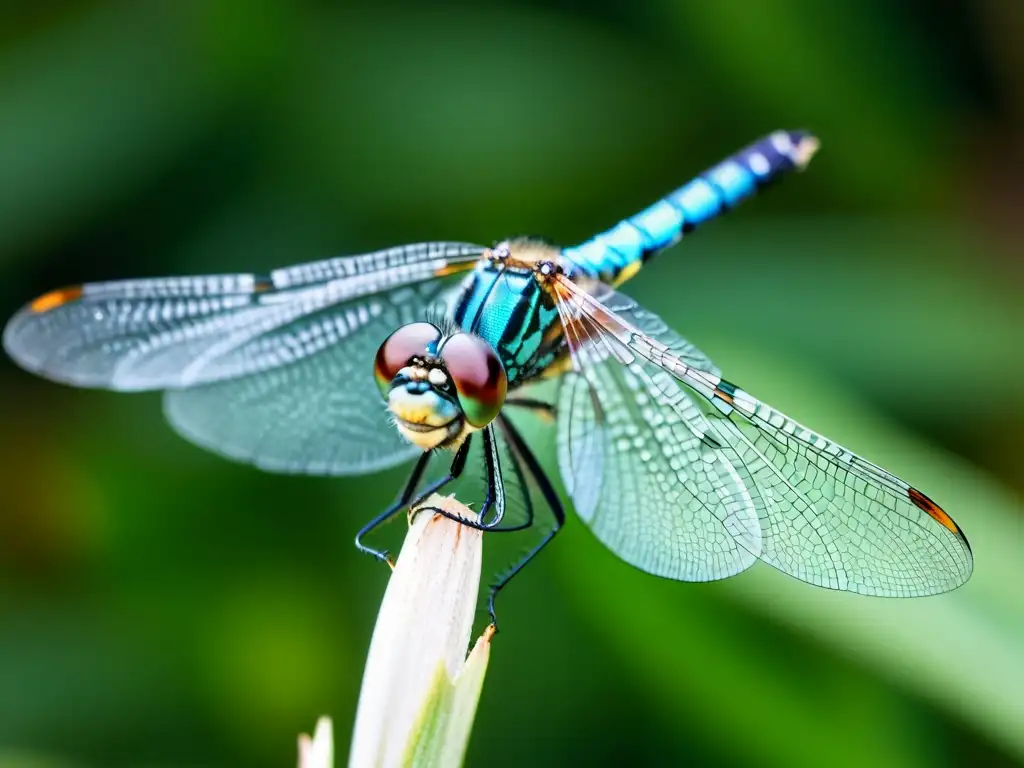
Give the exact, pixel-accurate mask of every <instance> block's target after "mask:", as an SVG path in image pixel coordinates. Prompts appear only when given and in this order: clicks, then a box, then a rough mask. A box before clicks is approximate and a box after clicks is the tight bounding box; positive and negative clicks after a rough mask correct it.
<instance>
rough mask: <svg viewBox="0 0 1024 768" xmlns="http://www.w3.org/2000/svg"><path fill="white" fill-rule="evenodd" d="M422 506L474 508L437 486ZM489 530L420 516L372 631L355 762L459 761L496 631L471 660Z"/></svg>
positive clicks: (467, 514)
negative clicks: (485, 536) (484, 531)
mask: <svg viewBox="0 0 1024 768" xmlns="http://www.w3.org/2000/svg"><path fill="white" fill-rule="evenodd" d="M422 506H423V507H435V508H440V509H444V510H445V511H446V512H449V513H451V514H453V515H457V516H460V517H463V518H469V519H472V518H474V515H473V513H472V512H471V511H470V510H469V509H468V508H467V507H465V506H463V505H462V504H460V503H459V502H458V501H456V500H455V499H454V498H452V497H449V498H443V497H440V496H437V495H433V496H431V497H430V498H428V499H427V500H426V501H425V502H424V503H423V505H422ZM482 539H483V536H482V533H481V532H480V531H478V530H476V529H474V528H469V527H468V526H464V525H461V524H459V523H457V522H454V521H453V520H449V519H448V518H446V517H444V516H443V515H439V514H433V515H432V514H429V513H424V514H417V515H415V516H414V517H413V519H412V522H411V524H410V526H409V532H408V533H407V534H406V537H405V543H404V544H403V545H402V551H401V553H400V555H399V557H398V562H397V563H396V564H395V568H394V571H393V573H392V574H391V580H390V581H389V582H388V587H387V590H386V592H385V594H384V600H383V602H382V603H381V607H380V612H379V613H378V615H377V625H376V627H375V628H374V631H373V638H372V639H371V641H370V651H369V654H368V656H367V659H366V669H365V670H364V672H363V685H362V690H361V691H360V695H359V709H358V712H357V713H356V722H355V729H354V732H353V735H352V749H351V753H350V755H349V766H351V767H352V768H365V766H375V767H376V766H406V765H413V766H415V765H443V766H452V765H459V764H460V763H461V762H462V758H463V755H464V754H465V748H466V743H467V742H468V739H469V733H470V730H471V727H472V721H473V717H474V715H475V713H476V704H477V700H478V699H479V696H480V690H481V688H482V685H483V679H484V674H485V673H486V669H487V661H488V659H489V655H490V638H491V634H492V633H490V632H485V634H484V636H483V637H481V638H480V640H479V641H478V642H477V644H476V647H474V649H473V653H472V654H471V655H470V658H469V659H468V660H467V658H466V651H467V649H468V647H469V640H470V634H471V632H472V628H473V617H474V615H475V613H476V601H477V594H478V591H479V585H480V566H481V551H482Z"/></svg>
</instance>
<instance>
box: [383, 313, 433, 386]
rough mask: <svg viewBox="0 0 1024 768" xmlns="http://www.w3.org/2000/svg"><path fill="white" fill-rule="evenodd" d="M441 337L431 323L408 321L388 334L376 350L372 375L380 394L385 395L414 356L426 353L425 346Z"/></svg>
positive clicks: (422, 355)
mask: <svg viewBox="0 0 1024 768" xmlns="http://www.w3.org/2000/svg"><path fill="white" fill-rule="evenodd" d="M440 339H441V331H439V330H438V329H437V326H435V325H432V324H431V323H409V324H408V325H403V326H402V327H401V328H399V329H398V330H397V331H395V332H394V333H392V334H391V335H390V336H388V337H387V338H386V339H385V340H384V343H383V344H381V345H380V349H378V350H377V359H376V360H375V361H374V364H373V375H374V378H375V379H376V380H377V386H378V387H379V388H380V391H381V394H382V395H384V396H385V397H387V394H388V390H389V389H390V388H391V382H392V381H393V380H394V378H395V376H397V375H398V372H399V371H400V370H402V369H403V368H405V367H406V366H407V365H409V361H410V360H412V359H413V358H414V357H424V356H425V355H427V354H428V350H427V347H428V345H430V344H433V343H436V342H438V341H439V340H440Z"/></svg>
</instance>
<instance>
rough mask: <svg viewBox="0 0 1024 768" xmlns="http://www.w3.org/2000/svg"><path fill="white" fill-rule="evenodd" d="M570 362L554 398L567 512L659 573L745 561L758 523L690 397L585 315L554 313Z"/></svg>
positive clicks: (643, 319) (624, 304)
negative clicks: (571, 508) (569, 503)
mask: <svg viewBox="0 0 1024 768" xmlns="http://www.w3.org/2000/svg"><path fill="white" fill-rule="evenodd" d="M611 298H616V299H617V300H616V301H614V302H613V303H614V304H615V306H617V307H618V309H619V310H620V311H621V312H623V313H624V314H626V315H628V316H630V317H631V318H632V319H633V320H634V321H635V322H637V323H638V324H640V325H642V326H644V327H645V328H646V329H647V330H649V331H650V332H652V333H654V334H656V335H657V336H658V338H659V339H661V341H662V343H664V344H665V345H666V346H667V348H671V349H673V350H674V351H675V352H676V353H677V354H679V355H683V356H685V357H686V359H688V360H690V361H692V363H693V364H694V365H699V366H701V367H704V368H707V369H709V370H714V368H713V365H712V364H711V362H710V361H709V360H708V359H707V358H706V357H705V356H704V355H703V354H702V353H701V352H699V350H697V349H696V348H695V347H693V346H692V345H690V344H688V343H687V342H685V341H683V339H681V338H679V337H678V336H676V335H675V334H674V333H673V332H672V331H670V330H669V329H668V328H667V327H666V326H665V324H664V323H663V322H661V320H660V319H659V318H657V316H655V315H653V314H651V313H649V312H645V311H644V310H642V309H641V308H639V307H638V306H637V305H636V304H635V303H634V302H631V301H630V300H628V299H626V298H625V297H621V296H618V297H611ZM562 319H563V323H564V326H565V329H566V337H567V340H568V342H569V349H570V353H571V355H572V358H573V365H574V369H575V370H574V371H573V372H571V373H567V374H566V375H565V376H564V377H563V383H562V386H561V388H560V391H559V402H558V414H559V418H558V427H559V430H558V453H559V466H560V469H561V472H562V477H563V479H564V481H565V482H566V485H567V488H568V490H569V492H570V495H571V496H572V499H573V503H574V505H575V507H576V512H577V514H578V515H579V516H580V517H581V518H582V519H583V520H584V521H585V522H586V523H587V524H588V525H589V526H590V527H591V529H592V530H593V531H594V533H595V534H596V535H597V537H598V538H599V539H600V540H601V541H602V542H603V543H604V544H605V545H606V546H608V547H609V548H610V549H611V550H612V551H613V552H615V553H616V554H617V555H619V557H621V558H623V559H624V560H626V561H627V562H629V563H631V564H633V565H635V566H637V567H639V568H641V569H643V570H645V571H647V572H649V573H654V574H657V575H659V576H664V577H667V578H672V579H679V580H684V581H708V580H712V579H721V578H725V577H726V576H731V575H733V574H735V573H738V572H740V571H742V570H744V569H745V568H748V567H749V566H750V565H752V564H753V562H754V561H755V560H756V559H757V554H758V553H759V552H760V539H761V527H760V523H759V521H758V517H757V512H756V509H755V506H754V503H753V501H752V499H751V497H750V495H749V493H748V492H747V490H746V487H745V485H744V483H743V480H742V478H741V477H740V476H739V474H738V473H737V472H736V471H735V469H734V468H733V467H732V466H731V464H730V463H729V462H728V461H727V460H726V459H725V457H724V456H723V455H722V454H721V453H720V452H719V451H717V450H715V447H714V446H713V445H711V444H708V443H707V442H706V441H705V440H704V439H703V434H704V432H705V431H706V429H707V425H706V423H705V421H704V417H703V415H702V414H701V412H700V411H699V409H698V408H697V407H696V405H695V404H694V402H693V401H692V400H690V399H689V398H687V397H686V396H685V394H684V392H683V391H682V390H681V389H680V388H679V387H678V386H675V387H674V389H675V392H674V393H672V392H671V391H670V389H669V388H666V386H665V385H666V380H667V381H668V382H671V377H669V376H668V374H666V373H665V372H663V371H661V370H659V369H658V368H657V367H656V366H654V365H652V364H650V363H648V362H646V361H644V360H642V359H638V358H635V356H634V357H633V359H624V358H623V357H622V356H621V354H619V350H618V349H616V346H615V344H614V343H610V341H609V340H608V339H606V338H605V336H604V335H602V334H601V333H600V332H599V329H597V328H596V327H595V326H594V324H593V323H591V322H589V321H587V320H586V319H583V320H582V321H581V320H579V319H575V320H574V319H573V318H571V317H568V316H566V315H563V318H562Z"/></svg>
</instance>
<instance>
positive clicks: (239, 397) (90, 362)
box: [4, 243, 481, 474]
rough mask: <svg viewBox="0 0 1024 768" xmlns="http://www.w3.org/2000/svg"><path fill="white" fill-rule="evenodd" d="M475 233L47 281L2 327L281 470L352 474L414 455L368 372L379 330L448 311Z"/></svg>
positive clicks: (36, 354)
mask: <svg viewBox="0 0 1024 768" xmlns="http://www.w3.org/2000/svg"><path fill="white" fill-rule="evenodd" d="M480 253H481V249H480V248H479V247H477V246H470V245H462V244H457V243H425V244H420V245H414V246H406V247H402V248H393V249H390V250H388V251H380V252H376V253H371V254H364V255H361V256H350V257H343V258H338V259H329V260H327V261H322V262H316V263H313V264H307V265H300V266H297V267H290V268H288V269H283V270H278V271H275V272H273V273H271V275H270V276H268V277H266V278H258V277H254V276H252V275H231V276H219V277H198V278H175V279H162V280H141V281H124V282H118V283H91V284H87V285H85V286H81V287H79V288H74V289H64V290H62V291H57V292H54V293H53V294H47V295H46V296H43V297H41V298H40V299H38V300H36V301H35V302H33V303H32V304H31V305H29V306H28V307H25V308H24V309H23V310H22V311H21V312H20V313H19V314H18V315H16V316H15V317H14V318H13V319H12V320H11V322H10V323H9V325H8V327H7V329H6V331H5V335H4V343H5V346H6V347H7V349H8V351H9V352H10V353H11V355H12V356H13V357H14V358H15V359H16V360H17V361H18V362H20V363H21V364H22V365H24V366H25V367H26V368H29V369H30V370H34V371H37V372H39V373H41V374H43V375H45V376H48V377H49V378H53V379H57V380H59V381H64V382H68V383H71V384H75V385H79V386H97V387H106V388H110V389H119V390H140V389H167V390H169V391H168V392H167V394H166V395H165V411H166V414H167V416H168V419H169V420H170V422H171V424H172V425H173V426H174V427H175V429H177V431H178V432H180V433H181V434H183V435H184V436H185V437H186V438H188V439H190V440H192V441H193V442H195V443H197V444H199V445H201V446H203V447H205V448H208V449H210V450H212V451H214V452H216V453H220V454H222V455H225V456H227V457H229V458H232V459H235V460H238V461H246V462H251V463H253V464H256V465H257V466H259V467H261V468H264V469H268V470H272V471H281V472H304V473H312V474H357V473H363V472H369V471H372V470H375V469H379V468H383V467H387V466H391V465H394V464H397V463H399V462H401V461H403V460H405V459H406V458H408V457H410V456H413V455H415V453H416V450H417V449H415V448H413V447H411V446H409V445H408V444H407V443H405V442H404V441H403V440H402V439H401V437H400V436H399V435H398V433H397V431H396V430H395V429H394V427H393V426H392V425H391V424H390V423H389V421H388V418H387V415H386V411H385V409H384V406H383V403H382V402H381V398H380V394H379V392H378V391H377V389H376V387H375V385H374V383H373V374H372V365H373V357H374V354H375V353H376V351H377V347H378V345H379V344H380V343H381V341H383V340H384V338H386V337H387V335H388V334H389V333H391V332H392V331H393V330H394V329H395V328H397V327H398V326H399V325H401V324H403V323H407V322H412V321H415V320H421V319H423V318H424V316H425V315H426V314H427V313H428V312H430V311H434V312H436V313H439V314H440V313H444V312H447V311H448V309H449V304H450V302H451V301H452V300H453V297H454V295H455V294H456V292H457V286H456V285H455V283H456V282H457V281H458V280H459V279H460V275H461V273H462V272H464V271H466V270H468V269H470V268H472V266H473V265H474V264H475V263H476V260H477V259H478V258H479V255H480Z"/></svg>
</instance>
